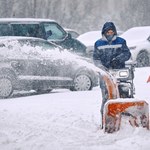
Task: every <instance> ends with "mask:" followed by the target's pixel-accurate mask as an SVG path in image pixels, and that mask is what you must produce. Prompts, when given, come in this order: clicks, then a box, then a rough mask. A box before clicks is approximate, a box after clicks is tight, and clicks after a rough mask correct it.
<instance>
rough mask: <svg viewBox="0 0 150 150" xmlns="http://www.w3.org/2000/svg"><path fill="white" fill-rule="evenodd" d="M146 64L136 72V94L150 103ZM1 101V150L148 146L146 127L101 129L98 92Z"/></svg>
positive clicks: (110, 149)
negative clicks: (104, 130)
mask: <svg viewBox="0 0 150 150" xmlns="http://www.w3.org/2000/svg"><path fill="white" fill-rule="evenodd" d="M149 75H150V67H147V68H139V69H136V71H135V79H134V82H135V87H136V98H139V99H142V100H147V102H148V103H150V97H149V95H150V94H149V90H150V83H146V81H147V79H148V77H149ZM14 97H15V98H11V99H7V100H0V150H134V149H135V150H149V149H150V144H149V143H150V131H148V130H146V129H143V128H133V127H131V126H130V125H129V124H125V125H124V126H121V130H120V131H119V132H116V133H113V134H107V133H104V132H103V130H101V129H100V127H99V125H100V112H99V109H100V104H101V92H100V89H99V87H96V88H94V89H93V90H92V91H83V92H70V91H69V90H67V89H57V90H53V91H52V92H51V93H48V94H43V95H34V94H31V95H30V96H23V97H20V98H19V97H17V95H16V96H14Z"/></svg>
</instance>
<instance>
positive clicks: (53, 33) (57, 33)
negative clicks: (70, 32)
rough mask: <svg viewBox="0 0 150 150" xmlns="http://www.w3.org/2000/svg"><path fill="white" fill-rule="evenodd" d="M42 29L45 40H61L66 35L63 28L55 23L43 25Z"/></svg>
mask: <svg viewBox="0 0 150 150" xmlns="http://www.w3.org/2000/svg"><path fill="white" fill-rule="evenodd" d="M44 29H45V32H46V39H47V40H51V41H55V40H63V39H64V38H65V37H66V35H67V34H66V32H65V31H64V30H63V28H62V27H61V26H59V25H58V24H56V23H44Z"/></svg>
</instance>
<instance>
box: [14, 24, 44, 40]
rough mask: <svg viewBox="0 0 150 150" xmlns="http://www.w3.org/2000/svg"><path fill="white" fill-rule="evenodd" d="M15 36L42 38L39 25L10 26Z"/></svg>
mask: <svg viewBox="0 0 150 150" xmlns="http://www.w3.org/2000/svg"><path fill="white" fill-rule="evenodd" d="M11 26H12V29H13V32H14V35H15V36H28V37H42V34H41V33H42V31H41V30H42V29H41V28H40V25H39V24H11Z"/></svg>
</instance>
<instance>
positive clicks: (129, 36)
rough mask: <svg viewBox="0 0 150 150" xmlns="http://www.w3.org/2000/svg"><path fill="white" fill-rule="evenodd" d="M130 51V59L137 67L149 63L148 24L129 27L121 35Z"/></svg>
mask: <svg viewBox="0 0 150 150" xmlns="http://www.w3.org/2000/svg"><path fill="white" fill-rule="evenodd" d="M121 37H122V38H124V39H126V41H127V45H128V47H129V48H130V51H131V54H132V55H131V60H132V61H135V62H136V66H137V67H145V66H149V65H150V26H143V27H134V28H130V29H129V30H127V31H126V32H124V33H123V34H122V35H121Z"/></svg>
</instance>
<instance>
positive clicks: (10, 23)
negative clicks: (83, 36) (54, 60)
mask: <svg viewBox="0 0 150 150" xmlns="http://www.w3.org/2000/svg"><path fill="white" fill-rule="evenodd" d="M0 36H28V37H38V38H43V39H46V40H48V41H51V42H54V43H56V44H57V45H60V46H61V47H62V48H65V49H69V50H72V51H73V52H75V53H77V54H80V55H82V56H85V55H86V46H85V45H84V44H83V43H81V42H80V41H78V40H77V39H75V38H72V36H71V34H69V33H67V32H66V31H65V30H64V29H63V28H62V27H61V26H60V25H59V24H58V23H57V22H55V21H54V20H50V19H35V18H1V19H0Z"/></svg>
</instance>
